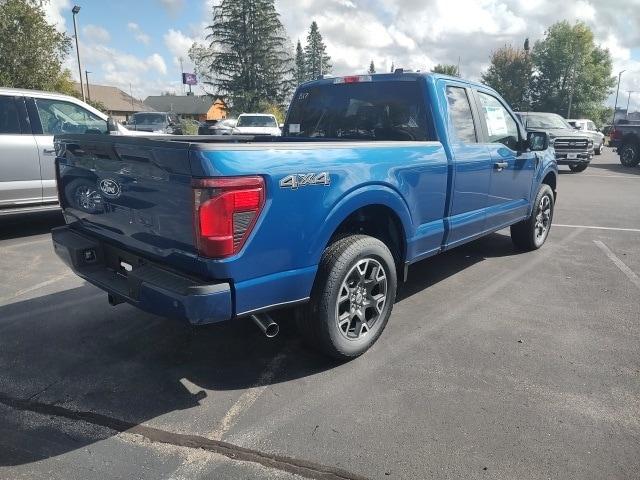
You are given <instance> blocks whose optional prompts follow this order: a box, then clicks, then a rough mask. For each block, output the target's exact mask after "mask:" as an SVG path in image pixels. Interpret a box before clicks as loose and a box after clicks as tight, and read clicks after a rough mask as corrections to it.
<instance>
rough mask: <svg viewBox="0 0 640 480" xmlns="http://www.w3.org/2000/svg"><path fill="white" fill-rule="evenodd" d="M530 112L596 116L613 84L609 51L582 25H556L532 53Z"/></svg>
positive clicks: (564, 23) (565, 23)
mask: <svg viewBox="0 0 640 480" xmlns="http://www.w3.org/2000/svg"><path fill="white" fill-rule="evenodd" d="M531 56H532V61H533V65H534V70H535V73H534V75H533V79H532V85H531V99H532V106H533V108H534V109H536V110H539V111H548V112H554V113H558V114H560V115H564V116H567V117H570V116H572V117H582V116H585V117H599V116H600V114H601V111H602V109H603V104H604V101H605V99H606V98H607V96H608V95H609V93H610V91H611V89H612V88H613V86H614V85H615V78H613V77H612V76H611V69H612V62H611V55H610V54H609V51H608V50H606V49H603V48H601V47H599V46H598V45H596V44H595V42H594V39H593V32H592V31H591V30H590V29H589V27H588V26H586V25H585V24H584V23H581V22H578V23H576V24H574V25H571V24H569V23H568V22H558V23H555V24H554V25H552V26H551V27H550V28H549V29H548V30H547V32H546V34H545V38H544V39H543V40H540V41H537V42H536V43H535V45H534V47H533V50H532V55H531Z"/></svg>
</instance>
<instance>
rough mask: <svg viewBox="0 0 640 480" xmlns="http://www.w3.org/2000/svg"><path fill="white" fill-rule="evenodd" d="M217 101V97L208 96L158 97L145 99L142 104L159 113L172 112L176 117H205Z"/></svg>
mask: <svg viewBox="0 0 640 480" xmlns="http://www.w3.org/2000/svg"><path fill="white" fill-rule="evenodd" d="M217 100H218V98H217V97H214V96H210V95H202V96H195V95H193V96H186V95H183V96H178V95H159V96H150V97H147V98H146V99H145V101H144V103H145V104H146V105H147V106H149V107H151V108H153V109H154V110H157V111H159V112H174V113H177V114H178V115H205V114H206V113H207V112H208V111H209V109H210V108H211V106H212V105H213V104H214V103H215V102H216V101H217Z"/></svg>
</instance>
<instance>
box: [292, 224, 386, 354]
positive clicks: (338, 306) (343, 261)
mask: <svg viewBox="0 0 640 480" xmlns="http://www.w3.org/2000/svg"><path fill="white" fill-rule="evenodd" d="M378 267H380V268H378ZM362 268H364V270H365V273H364V277H366V276H367V275H373V277H374V281H375V283H376V284H375V285H373V286H372V285H371V282H372V280H371V279H369V283H367V281H366V278H361V282H362V283H359V282H358V283H350V279H352V278H354V279H355V278H356V277H358V276H360V277H362V275H360V274H359V272H360V271H361V269H362ZM354 269H355V273H354ZM369 269H371V270H369ZM374 269H377V270H375V271H374ZM381 270H382V274H381ZM383 275H384V280H381V279H382V276H383ZM378 282H380V283H378ZM382 282H384V296H385V298H384V301H383V303H382V305H380V303H378V304H377V307H376V305H373V304H370V305H368V306H367V305H364V306H362V304H364V303H367V302H373V303H375V302H380V300H381V292H383V287H382V286H381V283H382ZM352 286H353V290H351V287H352ZM370 288H371V291H369V289H370ZM376 289H377V290H376ZM396 289H397V274H396V265H395V262H394V259H393V255H392V254H391V252H390V251H389V248H387V246H386V245H385V244H384V243H382V242H381V241H380V240H378V239H376V238H373V237H369V236H367V235H350V236H348V237H344V238H341V239H339V240H337V241H336V242H334V243H332V244H331V245H329V247H327V249H326V250H325V251H324V253H323V255H322V258H321V260H320V265H319V267H318V273H317V275H316V280H315V283H314V285H313V290H312V292H311V300H310V301H309V303H308V304H307V305H306V306H305V307H304V308H302V309H300V310H299V311H298V313H297V316H296V317H297V324H298V329H299V331H300V333H301V334H302V336H303V338H304V339H305V340H306V341H307V343H308V344H309V345H310V346H312V347H313V348H316V349H318V350H320V351H321V352H322V353H325V354H327V355H329V356H331V357H334V358H337V359H339V360H348V359H351V358H355V357H358V356H359V355H362V354H363V353H364V352H366V351H367V350H368V349H369V348H370V347H371V346H372V345H373V344H374V343H375V342H376V340H377V339H378V338H379V337H380V335H381V334H382V331H383V330H384V328H385V326H386V324H387V321H388V320H389V316H390V315H391V310H392V309H393V304H394V302H395V298H396ZM361 290H365V291H366V292H362V293H360V295H359V296H357V292H360V291H361ZM356 291H357V292H356ZM341 292H342V293H341ZM376 292H377V293H376ZM345 294H346V298H345ZM339 296H340V297H341V298H345V299H344V300H342V301H339ZM351 299H355V300H351ZM356 305H360V306H359V307H358V308H356ZM345 306H346V307H347V308H346V309H344V307H345ZM354 309H355V310H354ZM354 311H355V313H354ZM340 312H342V314H341V313H340ZM372 314H373V316H371V315H372ZM354 315H355V316H354ZM360 315H362V316H363V317H364V319H365V320H364V321H360V320H359V318H362V317H360ZM340 316H343V317H349V318H348V319H344V320H342V323H341V322H340V321H339V317H340ZM351 316H353V318H351ZM356 316H357V317H358V318H356ZM368 316H371V317H370V318H369V319H368V320H367V317H368ZM374 317H375V318H374ZM358 322H359V323H358ZM369 323H371V324H370V325H369ZM363 324H364V326H366V332H365V331H364V330H365V327H364V326H363ZM339 325H341V326H339ZM352 326H353V332H351V327H352ZM356 334H357V337H356V336H355V335H356ZM350 336H351V337H350Z"/></svg>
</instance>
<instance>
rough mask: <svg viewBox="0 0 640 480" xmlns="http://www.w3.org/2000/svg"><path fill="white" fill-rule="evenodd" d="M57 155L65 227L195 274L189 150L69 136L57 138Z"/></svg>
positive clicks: (177, 145) (138, 141)
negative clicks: (160, 259)
mask: <svg viewBox="0 0 640 480" xmlns="http://www.w3.org/2000/svg"><path fill="white" fill-rule="evenodd" d="M56 150H57V152H56V156H57V160H56V170H57V176H58V178H57V180H58V192H59V196H60V203H61V206H62V207H63V209H64V214H65V216H66V219H67V223H70V224H72V226H73V228H76V229H78V230H84V231H90V232H93V233H95V234H97V235H99V236H100V237H103V238H105V239H107V240H112V241H113V242H115V243H119V244H122V245H125V246H126V247H128V248H133V249H135V250H138V251H140V253H143V254H147V256H151V257H155V258H162V259H164V260H165V261H166V262H167V263H168V264H174V265H175V266H179V267H183V268H184V267H187V269H196V270H197V269H198V266H197V262H196V261H195V260H196V259H197V249H196V246H195V240H194V233H193V218H192V217H193V192H192V188H191V169H190V164H189V144H188V143H183V142H170V141H166V142H157V141H156V142H150V141H146V140H143V139H140V138H138V139H136V141H132V139H128V138H125V137H119V138H118V137H116V138H114V137H105V136H98V135H84V136H75V135H70V136H63V137H59V138H56ZM189 265H191V267H192V268H189ZM194 273H197V272H194Z"/></svg>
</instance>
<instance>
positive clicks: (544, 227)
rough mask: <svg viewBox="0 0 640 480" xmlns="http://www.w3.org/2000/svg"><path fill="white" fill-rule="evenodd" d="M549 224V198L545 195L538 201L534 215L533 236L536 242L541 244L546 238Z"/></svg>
mask: <svg viewBox="0 0 640 480" xmlns="http://www.w3.org/2000/svg"><path fill="white" fill-rule="evenodd" d="M550 224H551V198H549V195H545V196H543V197H542V198H541V199H540V203H539V204H538V210H537V213H536V225H535V235H536V240H537V241H538V242H541V241H542V240H544V239H545V238H546V236H547V233H549V226H550Z"/></svg>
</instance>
